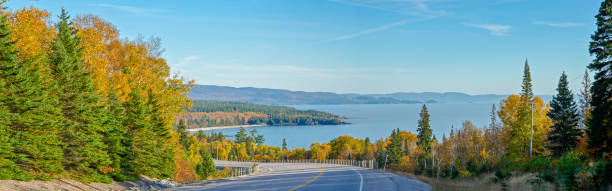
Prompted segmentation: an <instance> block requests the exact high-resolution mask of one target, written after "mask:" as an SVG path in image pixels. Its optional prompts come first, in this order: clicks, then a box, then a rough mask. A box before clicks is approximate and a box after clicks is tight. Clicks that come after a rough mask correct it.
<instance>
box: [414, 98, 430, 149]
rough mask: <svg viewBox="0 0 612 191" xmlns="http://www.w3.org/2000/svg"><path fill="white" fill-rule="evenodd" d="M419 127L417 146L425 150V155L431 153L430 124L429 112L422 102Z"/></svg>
mask: <svg viewBox="0 0 612 191" xmlns="http://www.w3.org/2000/svg"><path fill="white" fill-rule="evenodd" d="M419 116H420V119H419V127H418V128H417V132H418V135H417V138H418V139H419V140H418V141H417V146H418V147H419V148H421V150H423V151H424V152H425V155H426V156H429V155H430V154H431V143H432V140H431V135H432V131H431V126H430V125H429V113H428V111H427V106H425V104H423V108H422V109H421V113H420V114H419Z"/></svg>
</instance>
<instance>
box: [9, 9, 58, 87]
mask: <svg viewBox="0 0 612 191" xmlns="http://www.w3.org/2000/svg"><path fill="white" fill-rule="evenodd" d="M9 27H10V29H11V31H12V32H13V33H12V35H11V36H12V38H13V40H14V41H16V43H15V49H17V50H20V51H19V53H18V55H17V57H18V59H19V60H21V61H26V60H30V61H33V64H32V66H33V67H38V69H40V72H41V74H40V75H41V77H42V79H45V80H48V79H50V78H49V77H48V76H46V75H47V74H46V73H47V72H48V71H49V66H48V63H47V62H45V61H44V59H45V58H46V57H47V52H50V50H51V43H52V42H53V38H54V37H55V35H56V33H57V32H56V30H55V28H54V27H53V26H52V25H51V24H50V22H49V12H47V11H46V10H40V9H37V8H35V7H30V8H25V7H24V8H23V9H19V10H17V11H15V12H11V13H10V14H9Z"/></svg>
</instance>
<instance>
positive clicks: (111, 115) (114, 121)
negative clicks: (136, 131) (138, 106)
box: [103, 89, 127, 181]
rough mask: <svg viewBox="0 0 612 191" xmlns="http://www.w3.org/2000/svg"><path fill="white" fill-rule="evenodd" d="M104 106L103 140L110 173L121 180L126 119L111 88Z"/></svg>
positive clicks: (121, 104)
mask: <svg viewBox="0 0 612 191" xmlns="http://www.w3.org/2000/svg"><path fill="white" fill-rule="evenodd" d="M106 106H107V108H106V110H105V111H106V115H105V117H106V118H105V120H104V124H103V127H104V128H105V129H106V131H105V132H106V134H105V135H104V139H103V141H104V144H105V145H106V152H107V154H108V156H109V157H110V161H111V165H110V167H111V168H112V169H111V174H112V176H113V178H115V179H116V180H119V181H122V180H124V179H125V177H124V176H123V173H122V172H121V170H122V165H121V163H122V157H123V156H125V154H126V153H125V152H126V148H125V147H124V145H123V143H124V141H125V140H124V138H125V136H126V133H127V132H126V129H125V127H124V126H123V125H124V124H125V121H126V116H125V115H126V113H125V108H123V103H121V101H120V100H119V97H117V94H116V93H115V91H114V90H113V89H111V90H110V91H109V95H108V100H107V101H106Z"/></svg>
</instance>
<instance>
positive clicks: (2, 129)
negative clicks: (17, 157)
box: [0, 15, 19, 180]
mask: <svg viewBox="0 0 612 191" xmlns="http://www.w3.org/2000/svg"><path fill="white" fill-rule="evenodd" d="M1 17H2V18H0V19H1V20H0V22H2V23H0V24H1V25H6V15H2V16H1ZM8 34H10V33H8ZM4 35H5V32H4V31H2V26H0V43H2V42H3V41H4V40H5V39H3V38H2V36H4ZM2 45H5V43H2V44H0V48H8V47H7V46H2ZM0 51H1V52H0V56H2V57H6V55H10V53H11V52H13V51H12V50H6V49H0ZM7 53H8V54H7ZM2 64H4V63H2ZM0 66H1V65H0ZM4 83H5V82H4V79H3V78H0V87H2V88H4V87H5V85H4ZM3 93H4V92H0V180H6V179H12V178H14V177H15V174H16V173H17V172H18V171H19V169H18V168H17V166H16V165H15V163H14V162H13V157H12V155H13V145H12V144H14V140H13V137H12V136H11V135H10V134H9V130H8V125H9V124H10V117H11V115H10V114H9V112H8V109H7V108H6V106H4V100H6V97H5V96H4V95H3Z"/></svg>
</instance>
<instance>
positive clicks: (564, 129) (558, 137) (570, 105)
mask: <svg viewBox="0 0 612 191" xmlns="http://www.w3.org/2000/svg"><path fill="white" fill-rule="evenodd" d="M550 107H551V109H550V111H549V112H548V114H547V115H548V117H550V119H552V120H553V122H554V125H553V126H552V130H551V131H550V133H549V134H548V141H549V143H550V144H549V146H548V148H549V149H550V150H551V151H552V152H553V155H555V156H558V157H560V156H561V155H562V154H563V153H564V152H566V151H569V150H571V149H573V148H574V147H576V144H577V142H578V136H580V135H581V132H580V129H579V128H578V125H579V122H580V116H579V114H578V110H577V107H576V103H575V102H574V96H573V94H572V92H571V90H570V89H569V86H568V82H567V75H566V74H565V72H563V74H561V78H560V79H559V85H558V86H557V95H555V96H553V100H552V101H551V102H550Z"/></svg>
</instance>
